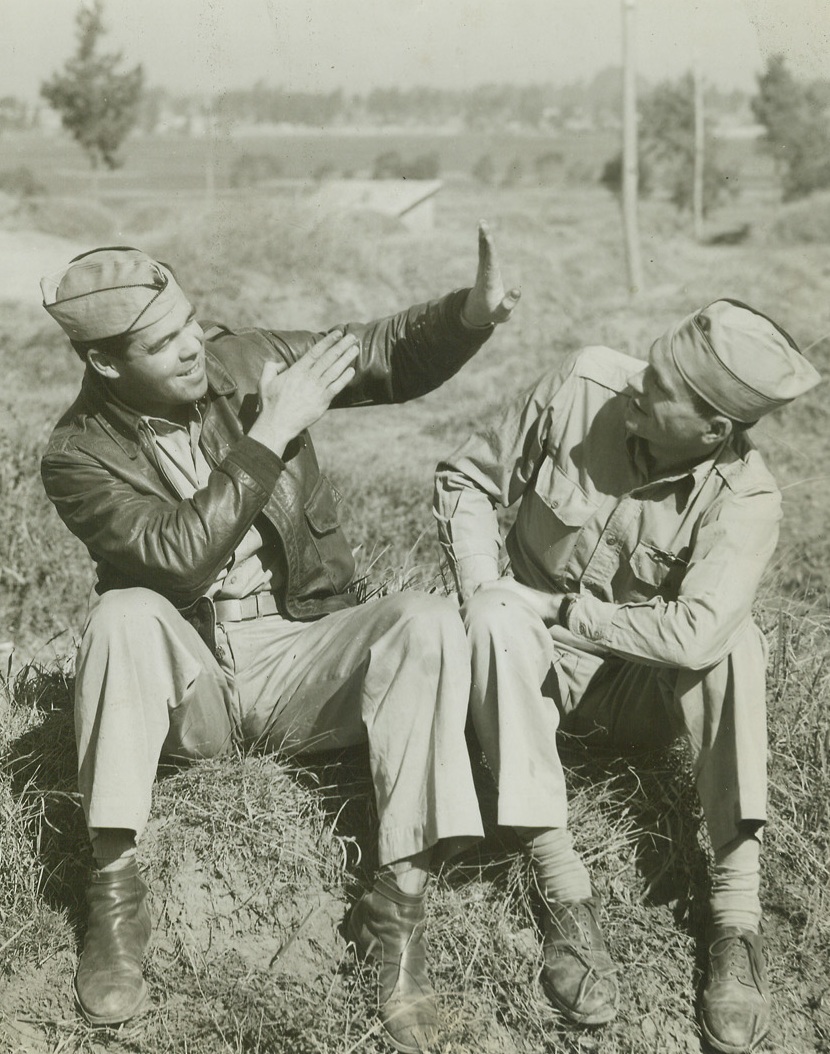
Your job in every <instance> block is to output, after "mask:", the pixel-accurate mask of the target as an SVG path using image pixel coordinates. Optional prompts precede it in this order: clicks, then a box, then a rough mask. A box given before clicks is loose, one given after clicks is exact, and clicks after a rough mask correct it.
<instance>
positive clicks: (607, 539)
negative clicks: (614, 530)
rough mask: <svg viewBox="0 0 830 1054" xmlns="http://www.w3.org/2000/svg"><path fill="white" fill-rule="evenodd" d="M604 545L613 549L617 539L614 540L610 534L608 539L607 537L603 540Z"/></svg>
mask: <svg viewBox="0 0 830 1054" xmlns="http://www.w3.org/2000/svg"><path fill="white" fill-rule="evenodd" d="M605 544H606V545H610V546H611V548H613V547H614V546H615V545H616V544H617V539H616V538H615V537H614V535H613V534H610V535H608V537H607V538H606V539H605Z"/></svg>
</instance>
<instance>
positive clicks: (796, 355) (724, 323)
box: [661, 300, 821, 423]
mask: <svg viewBox="0 0 830 1054" xmlns="http://www.w3.org/2000/svg"><path fill="white" fill-rule="evenodd" d="M661 341H666V342H668V345H669V350H670V352H671V356H672V359H673V360H674V364H675V366H676V367H677V369H678V370H679V372H680V374H681V376H682V377H683V379H684V380H685V381H686V383H687V384H688V385H689V387H690V388H691V389H692V390H693V391H695V392H697V394H698V395H700V396H701V397H702V398H703V399H705V400H706V402H707V403H709V404H710V405H711V406H713V407H714V408H715V409H716V410H717V411H718V412H719V413H722V414H725V415H726V416H727V417H731V418H732V419H733V420H735V421H742V422H745V423H751V422H753V421H757V420H758V418H759V417H762V416H763V415H764V414H768V413H769V412H770V411H771V410H775V409H777V408H778V407H779V406H784V405H785V404H786V403H788V402H791V401H792V400H793V399H795V398H796V396H798V395H803V394H804V392H808V391H809V390H810V389H811V388H814V387H815V386H816V385H817V384H818V382H819V381H820V380H821V377H820V376H819V374H818V373H817V372H816V370H815V369H814V368H813V367H812V366H811V365H810V363H809V362H808V361H807V360H806V359H805V358H804V356H803V355H802V354H801V352H800V351H799V350H798V347H797V345H796V343H795V341H794V340H793V339H792V337H790V335H789V334H788V333H786V332H785V331H784V330H783V329H781V327H780V326H778V325H776V324H775V323H774V322H773V321H772V320H771V319H769V318H767V316H766V315H762V314H761V313H760V312H758V311H755V310H754V309H753V308H751V307H749V306H748V305H747V304H743V303H741V302H740V301H739V300H715V301H714V303H712V304H709V306H708V307H705V308H703V309H702V310H700V311H697V312H695V313H694V314H693V315H689V316H688V317H687V318H684V319H683V321H682V322H680V323H678V324H677V325H676V326H675V327H674V328H673V329H670V330H669V331H668V332H667V333H665V334H664V335H663V337H661Z"/></svg>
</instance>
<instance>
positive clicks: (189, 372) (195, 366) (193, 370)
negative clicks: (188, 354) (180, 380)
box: [179, 359, 202, 377]
mask: <svg viewBox="0 0 830 1054" xmlns="http://www.w3.org/2000/svg"><path fill="white" fill-rule="evenodd" d="M201 368H202V362H201V359H197V360H196V361H195V362H194V363H193V365H192V366H191V367H190V369H189V370H185V372H184V373H180V374H179V376H180V377H192V376H193V375H194V374H195V373H198V372H199V370H201Z"/></svg>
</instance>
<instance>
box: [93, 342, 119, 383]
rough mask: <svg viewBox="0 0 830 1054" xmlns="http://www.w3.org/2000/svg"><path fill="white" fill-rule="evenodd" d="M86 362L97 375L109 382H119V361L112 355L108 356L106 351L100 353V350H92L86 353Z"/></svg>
mask: <svg viewBox="0 0 830 1054" xmlns="http://www.w3.org/2000/svg"><path fill="white" fill-rule="evenodd" d="M86 361H87V362H88V363H89V364H90V366H91V367H92V368H93V370H95V372H96V373H100V375H101V376H102V377H106V378H107V380H108V381H115V380H118V378H119V377H120V376H121V371H120V369H119V368H118V361H117V359H115V358H113V356H112V355H107V353H106V352H105V351H100V350H99V349H98V348H90V349H89V350H88V351H87V353H86Z"/></svg>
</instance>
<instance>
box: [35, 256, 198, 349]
mask: <svg viewBox="0 0 830 1054" xmlns="http://www.w3.org/2000/svg"><path fill="white" fill-rule="evenodd" d="M40 289H41V292H42V293H43V306H44V307H45V308H46V310H47V311H48V312H49V314H50V315H51V316H52V318H54V320H55V321H56V322H57V323H58V325H59V326H60V327H61V328H62V329H63V331H64V332H65V333H66V335H67V336H68V337H69V339H70V340H75V341H83V342H85V343H88V342H91V341H95V340H105V339H106V338H107V337H119V336H126V335H127V334H129V333H135V332H138V331H139V330H141V329H145V328H146V327H147V326H151V325H152V324H153V323H154V322H158V321H160V320H161V319H162V318H164V317H165V316H166V315H167V314H169V313H170V311H172V310H173V308H174V307H176V306H177V305H178V304H180V303H181V301H182V298H183V297H184V293H183V292H182V290H181V288H180V286H179V285H178V283H177V282H176V279H175V278H174V276H173V273H172V271H171V270H170V269H169V267H167V266H166V265H165V264H162V263H159V262H158V261H156V260H154V259H153V258H152V257H150V256H148V255H147V254H146V253H144V252H141V250H140V249H133V248H130V247H128V246H107V247H105V248H102V249H93V250H92V251H91V252H88V253H84V254H83V255H81V256H76V257H75V259H74V260H72V261H71V262H70V264H69V266H68V267H66V268H64V269H63V270H62V271H60V272H58V273H57V274H55V275H48V276H47V277H45V278H42V279H41V281H40Z"/></svg>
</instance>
